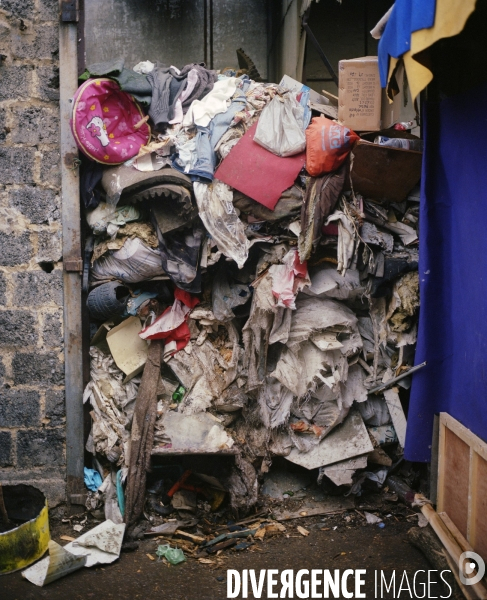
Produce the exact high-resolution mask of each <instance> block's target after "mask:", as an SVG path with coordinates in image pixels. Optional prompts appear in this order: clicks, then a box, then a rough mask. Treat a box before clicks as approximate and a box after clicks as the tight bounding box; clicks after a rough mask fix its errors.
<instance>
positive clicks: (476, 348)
mask: <svg viewBox="0 0 487 600" xmlns="http://www.w3.org/2000/svg"><path fill="white" fill-rule="evenodd" d="M425 104H426V105H425V111H424V113H425V114H424V124H425V128H424V129H425V152H424V155H423V175H422V190H421V209H420V251H419V282H420V298H421V309H420V318H419V331H418V344H417V350H416V364H419V363H421V362H423V361H425V360H427V361H428V365H427V366H426V367H425V368H424V369H421V370H420V371H418V373H416V374H415V375H414V376H413V384H412V389H411V400H410V406H409V414H408V428H407V437H406V448H405V457H406V458H407V459H408V460H412V461H422V462H426V461H429V460H430V458H431V440H432V431H433V416H434V414H435V413H437V412H440V411H444V412H448V413H449V414H450V415H452V416H453V417H454V418H455V419H457V420H459V421H460V422H461V423H463V425H465V426H466V427H468V428H469V429H470V430H472V431H473V432H474V433H475V434H477V435H478V436H479V437H481V438H482V439H484V440H486V441H487V410H486V398H487V111H486V107H487V85H486V84H483V85H481V86H479V87H478V88H476V89H473V90H469V91H468V92H466V93H463V94H460V95H457V96H454V97H450V98H447V99H444V100H442V101H441V102H439V103H428V102H427V103H425Z"/></svg>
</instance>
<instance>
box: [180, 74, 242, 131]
mask: <svg viewBox="0 0 487 600" xmlns="http://www.w3.org/2000/svg"><path fill="white" fill-rule="evenodd" d="M237 84H238V80H237V78H236V77H226V78H225V79H219V80H218V81H217V82H216V83H215V85H214V86H213V89H212V90H211V92H209V93H208V94H207V95H206V96H205V97H204V98H203V99H202V100H194V101H193V102H192V103H191V106H190V107H189V110H188V112H187V113H186V115H185V116H184V119H183V125H184V127H190V126H191V125H200V126H201V127H207V126H208V124H209V122H210V121H211V120H212V119H213V117H214V116H215V115H218V114H220V113H223V112H225V111H226V110H227V108H228V106H229V100H230V98H231V97H232V96H233V94H235V90H236V89H237Z"/></svg>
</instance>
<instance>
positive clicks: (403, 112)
mask: <svg viewBox="0 0 487 600" xmlns="http://www.w3.org/2000/svg"><path fill="white" fill-rule="evenodd" d="M396 81H397V84H398V87H399V93H398V94H396V95H395V96H394V101H393V102H389V98H388V97H387V94H386V91H385V89H384V90H382V129H387V128H389V127H392V126H393V125H394V123H401V122H405V121H414V119H415V117H416V110H415V108H414V103H413V99H412V98H411V92H410V90H409V87H408V85H407V82H406V79H405V73H404V65H403V64H399V66H398V67H397V69H396ZM411 133H413V134H415V135H418V136H419V135H420V131H419V127H417V126H414V127H413V129H412V130H411Z"/></svg>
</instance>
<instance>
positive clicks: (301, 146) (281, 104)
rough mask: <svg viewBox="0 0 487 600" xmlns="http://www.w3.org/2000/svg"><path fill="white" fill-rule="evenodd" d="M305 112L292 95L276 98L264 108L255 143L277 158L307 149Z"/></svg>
mask: <svg viewBox="0 0 487 600" xmlns="http://www.w3.org/2000/svg"><path fill="white" fill-rule="evenodd" d="M303 119H304V110H303V107H302V106H301V105H300V104H299V102H298V101H297V100H296V99H295V97H294V95H293V94H292V93H287V94H286V95H285V96H284V97H280V96H275V97H274V98H273V99H272V100H271V101H270V102H269V104H268V105H267V106H266V107H265V108H264V110H263V111H262V114H261V116H260V119H259V121H258V123H257V129H256V130H255V136H254V141H255V142H257V143H258V144H259V145H260V146H262V147H263V148H265V149H266V150H269V152H272V153H273V154H277V156H283V157H284V156H293V155H294V154H299V153H300V152H303V151H304V150H305V148H306V136H305V135H304V131H303V129H304V128H303Z"/></svg>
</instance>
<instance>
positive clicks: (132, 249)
mask: <svg viewBox="0 0 487 600" xmlns="http://www.w3.org/2000/svg"><path fill="white" fill-rule="evenodd" d="M91 273H92V275H93V279H119V280H120V281H123V282H124V283H138V282H139V281H144V280H145V279H151V278H152V277H156V276H158V275H165V274H166V272H165V271H164V269H163V268H162V262H161V254H160V252H159V250H157V249H154V248H149V246H146V245H145V244H144V242H143V241H142V240H141V239H139V238H137V237H136V238H127V240H126V241H125V243H124V245H123V246H122V247H121V248H120V250H114V251H110V252H109V253H108V254H105V255H103V256H101V257H100V258H99V259H97V260H95V262H94V263H93V268H92V270H91Z"/></svg>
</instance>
